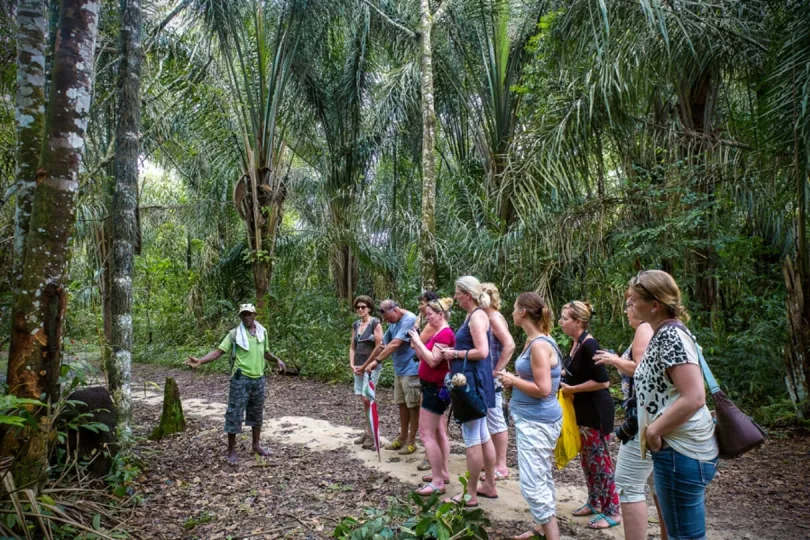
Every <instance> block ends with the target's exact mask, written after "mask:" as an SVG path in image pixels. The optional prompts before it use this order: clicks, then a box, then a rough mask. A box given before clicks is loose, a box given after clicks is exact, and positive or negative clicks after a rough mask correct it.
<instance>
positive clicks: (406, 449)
mask: <svg viewBox="0 0 810 540" xmlns="http://www.w3.org/2000/svg"><path fill="white" fill-rule="evenodd" d="M414 452H416V445H415V444H406V445H405V446H403V447H402V449H401V450H400V451H399V452H397V453H398V454H400V455H402V456H408V455H411V454H413V453H414Z"/></svg>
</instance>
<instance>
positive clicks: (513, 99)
mask: <svg viewBox="0 0 810 540" xmlns="http://www.w3.org/2000/svg"><path fill="white" fill-rule="evenodd" d="M103 7H104V8H105V9H102V17H101V20H100V23H99V46H98V47H97V51H96V56H97V61H96V63H95V64H96V79H95V85H96V87H95V91H94V95H93V103H92V107H91V110H90V121H89V124H88V137H87V144H86V148H85V150H84V165H83V167H82V171H81V174H80V189H79V196H78V201H77V205H76V214H77V215H76V235H75V238H74V242H73V245H72V265H71V269H70V277H71V283H70V300H69V305H68V310H67V330H66V334H67V335H68V337H70V338H72V339H74V340H78V341H79V342H82V340H83V341H84V342H87V343H98V344H100V345H101V344H103V342H104V340H105V338H104V336H105V322H106V321H107V318H106V317H105V313H107V311H106V309H107V305H106V304H107V302H108V293H107V289H108V287H109V275H108V274H107V270H106V266H105V265H106V262H105V261H106V260H107V259H108V257H109V253H110V251H109V250H110V247H109V241H108V235H109V228H107V226H105V220H106V219H107V217H108V215H109V208H110V198H109V197H110V194H111V193H112V188H111V185H112V184H111V182H112V178H113V177H114V171H113V170H112V165H113V159H112V157H113V156H112V150H113V139H114V127H115V118H116V111H115V99H114V96H115V87H116V73H117V67H116V61H117V60H116V55H115V51H114V44H115V43H116V39H117V30H118V24H119V22H118V20H117V17H116V5H115V3H113V2H105V5H104V6H103ZM427 8H428V10H429V11H430V12H431V13H433V14H434V15H435V14H438V13H437V12H439V13H440V14H441V15H443V16H439V17H436V18H435V20H433V22H432V23H431V24H432V26H431V29H430V36H431V43H430V50H429V52H430V55H431V60H432V67H433V82H432V88H433V89H434V92H435V93H434V94H433V95H432V98H431V99H433V100H434V101H435V116H436V130H435V153H434V154H433V157H434V158H435V160H436V169H435V171H436V172H435V181H436V188H435V192H436V198H435V210H434V211H433V212H434V217H435V232H432V233H430V235H429V236H430V238H429V239H430V241H431V242H433V243H434V244H435V248H431V249H434V250H435V264H434V265H433V268H432V271H433V272H435V279H436V282H437V287H438V289H439V290H440V291H441V292H442V293H443V294H448V295H449V294H451V293H452V291H453V284H454V280H455V278H456V277H458V276H460V275H464V274H474V275H476V276H478V277H479V278H481V279H482V280H486V281H492V282H494V283H496V284H497V285H498V286H499V287H500V288H501V291H502V293H503V297H504V305H505V308H504V310H505V311H508V310H509V306H510V305H511V302H512V300H513V299H514V298H515V296H516V295H517V294H518V293H519V292H521V291H524V290H537V291H540V292H541V293H542V294H544V295H546V296H547V297H548V298H550V299H551V301H552V304H553V306H555V307H556V308H557V310H559V306H561V305H562V304H563V303H564V302H565V301H568V300H570V299H574V298H582V299H585V298H587V299H589V300H590V301H591V302H592V303H593V304H594V305H595V306H596V310H597V311H596V313H597V315H596V318H595V319H594V329H593V332H594V334H595V335H596V336H597V337H598V338H599V340H600V342H601V343H602V344H603V345H605V346H606V347H610V348H613V349H620V348H621V347H624V346H626V345H627V344H628V342H629V340H630V331H629V328H628V327H627V325H626V322H625V320H624V316H623V301H624V300H623V291H624V288H625V286H626V283H627V281H628V279H629V278H630V277H631V276H632V275H633V274H634V273H635V272H637V271H638V270H640V269H642V268H662V269H665V270H667V271H669V272H671V273H672V274H673V275H674V276H675V277H676V279H677V280H678V282H679V284H680V285H681V286H682V289H683V292H684V295H685V298H686V301H687V305H688V307H689V310H690V312H691V313H692V315H693V320H692V322H691V323H690V325H691V327H692V328H693V330H694V331H695V332H696V334H697V335H698V337H699V339H700V341H701V343H702V344H703V345H704V347H705V348H706V350H707V353H708V354H707V356H708V358H709V361H710V363H712V364H713V367H714V368H715V371H716V374H717V375H718V377H719V378H720V380H721V382H722V383H723V384H724V385H725V386H726V387H727V389H728V390H729V391H730V392H731V394H732V396H733V397H734V398H736V399H740V400H742V401H743V402H744V403H745V404H746V405H747V406H749V407H751V408H752V409H755V410H758V411H759V414H760V417H761V418H765V419H771V420H776V419H778V420H780V421H782V420H785V419H790V418H793V417H794V415H795V414H796V413H797V412H798V413H802V412H803V413H804V414H807V412H808V411H807V405H806V403H807V386H806V385H807V374H808V373H810V367H809V366H808V364H807V362H808V359H810V346H809V345H810V335H808V332H810V324H808V320H810V319H808V317H810V261H808V259H810V257H809V256H808V247H807V241H806V235H807V234H806V223H807V211H806V206H807V196H806V191H807V179H808V159H807V157H808V152H810V110H809V109H810V107H809V106H808V103H809V102H810V69H808V66H810V29H808V26H807V23H806V21H807V20H810V7H808V5H807V3H803V2H782V3H773V2H765V1H760V0H752V1H746V2H740V1H738V0H717V1H716V2H712V3H705V2H697V1H690V0H679V1H677V2H660V1H657V0H653V1H646V0H639V1H622V2H608V3H605V2H601V1H599V0H570V1H568V2H563V3H559V2H533V1H510V2H506V1H504V0H443V1H442V2H439V1H436V2H429V3H427ZM420 10H421V11H420ZM423 13H424V6H422V5H421V3H420V2H418V1H417V0H408V1H402V2H391V1H388V0H339V1H329V2H327V1H321V0H284V1H279V2H265V1H264V0H240V1H237V2H235V1H225V0H182V1H174V2H164V1H158V0H145V1H144V2H143V17H144V23H143V24H144V30H143V41H144V46H143V50H144V56H143V66H142V83H141V92H142V99H141V101H142V127H141V175H140V185H139V190H138V192H139V201H138V204H139V213H138V220H139V228H140V233H139V234H140V236H139V239H140V245H141V253H140V255H139V256H137V257H136V259H135V270H134V281H133V332H134V334H133V335H134V346H133V347H134V348H133V354H134V357H135V359H136V360H139V361H161V362H167V363H174V364H179V363H180V361H181V359H182V358H183V357H184V354H185V353H187V352H192V351H193V352H200V351H203V350H206V349H210V348H211V347H213V346H214V345H215V344H217V343H218V341H219V340H220V339H221V337H222V335H223V334H224V332H225V331H226V330H227V328H228V327H229V326H230V325H232V324H233V323H234V318H235V317H234V314H235V313H234V310H235V307H236V306H237V305H238V303H240V302H244V301H255V302H257V303H258V304H259V305H260V306H261V312H260V315H259V318H260V320H261V321H262V322H263V323H266V325H267V326H268V329H269V331H270V333H271V339H272V343H273V347H274V349H275V352H276V353H277V354H279V355H280V356H282V357H284V358H285V360H289V361H290V362H291V363H293V364H296V365H298V367H300V368H301V369H302V372H303V373H304V374H306V375H313V376H318V377H321V378H324V379H326V380H341V379H348V378H349V373H348V370H346V369H345V366H346V358H345V356H346V350H347V347H348V329H349V327H350V322H351V318H352V314H351V313H350V311H349V309H348V308H349V306H350V299H351V298H352V297H353V296H355V295H357V294H370V295H371V296H372V297H374V298H375V299H377V300H381V299H383V298H385V297H393V298H395V299H397V300H398V301H400V302H401V303H402V304H403V305H405V306H406V307H410V308H412V309H414V308H415V304H416V297H417V296H418V294H419V292H420V286H421V284H422V283H424V281H423V279H424V275H423V274H424V273H425V270H424V268H423V262H424V260H425V257H426V255H425V251H424V250H423V249H422V248H423V245H424V241H425V234H426V231H427V232H430V231H428V230H427V229H426V228H425V226H424V225H423V224H424V219H423V201H424V197H425V193H428V194H429V192H430V190H429V189H428V191H427V192H425V191H424V190H423V183H422V180H423V176H424V175H423V172H424V171H425V169H424V167H423V165H424V164H425V157H424V153H423V133H427V132H426V131H425V129H424V127H425V126H424V124H423V122H424V115H423V104H424V102H423V100H424V99H425V88H426V87H425V86H423V81H422V80H421V75H422V73H423V71H422V68H423V66H424V54H425V52H426V51H423V50H421V51H420V46H419V45H420V42H419V40H420V35H421V34H420V33H419V32H418V31H417V30H418V29H419V28H420V27H421V26H420V25H421V24H422V22H421V19H420V14H423ZM3 16H4V17H7V19H6V20H9V21H11V20H13V17H14V16H15V12H14V11H13V10H12V11H9V12H7V13H3ZM0 26H1V27H2V32H7V30H6V28H7V25H0ZM14 39H15V36H14V34H13V32H11V33H3V34H2V35H0V56H2V57H3V58H7V59H9V62H3V63H2V65H3V66H8V65H10V63H11V60H13V58H14V55H13V51H14V45H13V42H14ZM0 85H2V86H0V95H2V96H3V99H0V116H2V118H5V119H6V120H7V121H6V122H0V126H2V127H0V188H2V190H3V193H7V195H5V196H4V198H3V201H4V202H6V201H7V200H8V201H13V200H14V199H13V197H14V190H13V187H14V186H15V179H14V172H13V162H14V152H15V148H16V146H15V145H16V140H15V137H16V136H17V135H16V132H15V130H14V129H8V126H9V123H10V122H11V118H12V116H13V113H14V107H13V102H12V101H10V99H11V98H10V97H8V96H11V95H13V92H14V72H13V70H9V69H8V68H6V67H3V68H2V70H0ZM431 144H434V143H431ZM428 154H430V152H428ZM14 206H15V205H14V204H12V203H11V202H9V203H6V204H4V205H3V206H2V207H0V235H1V237H0V265H4V266H3V268H2V269H3V271H4V274H3V275H6V274H7V271H10V267H9V266H7V265H8V262H6V261H10V260H11V253H12V246H13V240H12V237H13V234H14ZM428 209H429V207H428ZM11 287H12V282H11V280H10V279H8V280H7V279H4V280H3V282H2V285H0V302H2V303H3V305H2V306H0V310H6V311H0V315H5V314H6V313H8V311H7V310H8V309H9V303H10V302H11V293H10V290H11ZM257 295H258V297H257ZM3 319H4V320H6V318H5V317H3ZM560 338H561V340H562V341H564V339H563V338H562V336H560ZM4 342H5V339H3V338H0V348H2V347H3V343H4ZM214 368H216V366H214ZM786 377H787V380H788V384H787V385H786V384H785V379H786ZM791 398H792V400H793V401H795V402H797V403H800V404H803V407H804V409H802V407H794V405H792V402H791Z"/></svg>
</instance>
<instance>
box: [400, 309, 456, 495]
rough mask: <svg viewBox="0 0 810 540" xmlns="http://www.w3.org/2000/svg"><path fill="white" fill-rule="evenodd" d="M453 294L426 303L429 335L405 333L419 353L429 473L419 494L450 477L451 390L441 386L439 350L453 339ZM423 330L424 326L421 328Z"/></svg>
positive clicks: (439, 487) (438, 489) (439, 488)
mask: <svg viewBox="0 0 810 540" xmlns="http://www.w3.org/2000/svg"><path fill="white" fill-rule="evenodd" d="M452 305H453V299H452V298H442V299H441V300H431V301H429V302H428V303H427V304H426V306H425V318H426V319H427V322H428V326H429V327H430V328H431V338H430V339H429V340H428V341H427V343H423V342H422V338H421V337H420V336H419V331H418V330H417V329H416V328H411V330H410V331H409V332H408V335H409V336H410V338H411V346H412V347H413V348H414V350H415V351H416V356H417V357H419V360H420V362H419V382H420V383H421V385H422V407H421V409H420V412H419V437H420V438H421V439H422V442H423V443H424V444H425V455H426V456H427V461H428V463H429V464H430V469H431V474H429V475H425V476H424V477H423V478H422V479H423V480H424V481H425V482H428V484H427V485H425V486H423V487H421V488H419V489H417V490H416V493H418V494H419V495H422V496H425V497H427V496H430V495H433V494H434V493H444V492H445V486H444V484H445V482H447V481H448V479H449V477H450V470H449V459H450V440H449V439H448V437H447V422H446V421H445V412H446V411H447V407H448V406H449V405H450V393H449V392H448V390H447V388H445V387H444V377H445V375H447V372H448V371H449V370H450V366H449V365H448V362H445V361H444V360H442V359H441V357H440V355H439V351H440V350H441V349H442V348H444V347H452V346H453V345H455V343H456V337H455V335H454V334H453V330H452V329H451V328H450V327H449V326H448V325H447V320H448V319H449V317H450V307H451V306H452ZM423 332H424V330H423Z"/></svg>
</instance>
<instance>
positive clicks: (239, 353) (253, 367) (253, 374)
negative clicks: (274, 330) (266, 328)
mask: <svg viewBox="0 0 810 540" xmlns="http://www.w3.org/2000/svg"><path fill="white" fill-rule="evenodd" d="M247 335H248V349H249V350H247V351H246V350H245V349H243V348H242V347H240V346H239V345H237V346H236V360H235V361H234V363H233V371H232V372H231V375H233V374H234V373H236V370H237V369H241V370H242V375H244V376H245V377H250V378H251V379H258V378H259V377H263V376H264V353H266V352H270V344H269V341H270V340H269V339H268V336H267V332H265V333H264V343H259V341H258V340H257V339H256V337H255V336H251V335H250V332H248V333H247ZM232 346H233V342H232V341H231V333H230V332H228V333H227V334H225V339H223V340H222V343H220V344H219V347H218V348H219V350H220V351H223V352H224V353H225V354H228V355H230V354H231V347H232Z"/></svg>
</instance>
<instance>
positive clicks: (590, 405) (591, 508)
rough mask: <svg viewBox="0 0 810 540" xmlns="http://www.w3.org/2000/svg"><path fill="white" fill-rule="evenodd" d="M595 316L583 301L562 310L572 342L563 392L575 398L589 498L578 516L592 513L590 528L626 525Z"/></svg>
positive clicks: (563, 324) (607, 381) (610, 402)
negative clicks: (597, 359) (613, 457)
mask: <svg viewBox="0 0 810 540" xmlns="http://www.w3.org/2000/svg"><path fill="white" fill-rule="evenodd" d="M592 314H593V309H592V308H591V305H590V304H589V303H588V302H580V301H579V300H575V301H573V302H569V303H567V304H565V305H564V306H563V308H562V314H561V316H560V321H559V323H560V327H561V328H562V331H563V332H565V334H566V335H567V336H568V337H570V338H571V339H572V340H573V344H572V345H571V352H570V353H569V354H568V356H566V357H565V359H564V361H563V364H564V369H565V374H564V380H563V382H562V383H560V388H561V389H562V393H563V395H564V396H570V395H573V396H574V412H575V413H576V418H577V425H578V426H579V434H580V439H581V441H582V451H581V452H580V453H579V461H580V464H581V465H582V471H583V472H584V473H585V481H586V483H587V484H588V500H587V501H586V502H585V504H583V505H582V506H581V507H579V508H578V509H577V510H575V511H574V515H575V516H589V515H593V516H594V517H593V518H591V520H590V523H589V524H588V527H590V528H591V529H609V528H610V527H615V526H617V525H618V524H619V523H621V516H620V513H619V495H618V493H617V492H616V484H615V483H614V480H613V462H612V461H611V459H610V451H609V450H608V440H609V439H610V434H611V433H612V432H613V398H612V397H610V392H609V391H608V387H609V386H610V378H609V377H608V372H607V369H605V366H597V365H596V364H595V363H594V360H593V357H594V354H596V351H597V350H599V349H600V347H599V343H598V342H597V341H596V339H595V338H594V337H593V336H591V335H590V333H589V331H588V328H589V325H590V321H591V315H592Z"/></svg>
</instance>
